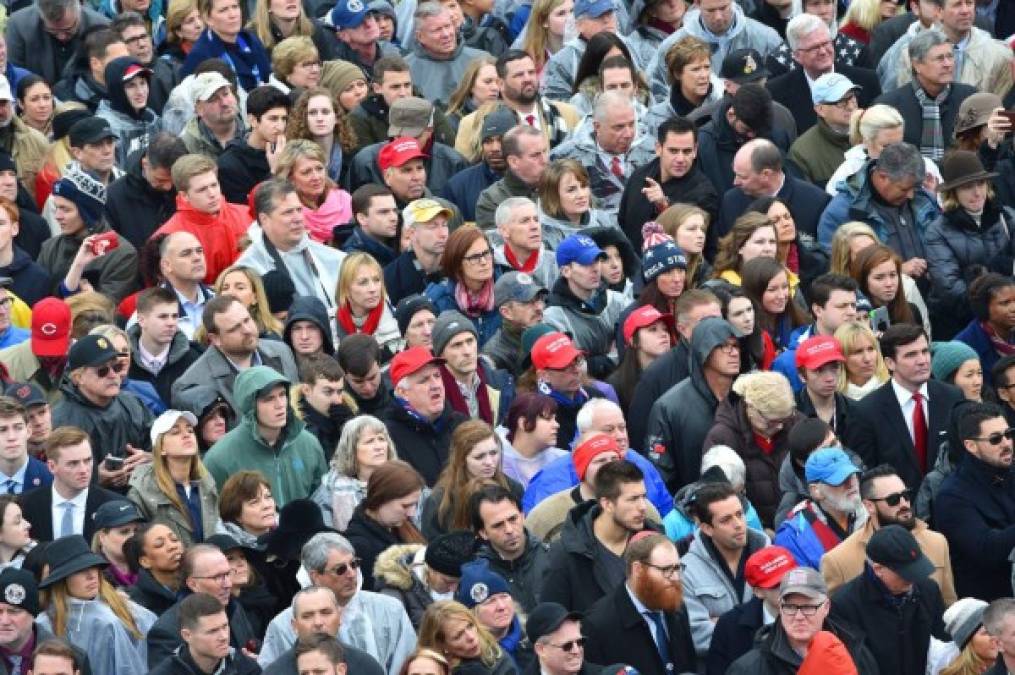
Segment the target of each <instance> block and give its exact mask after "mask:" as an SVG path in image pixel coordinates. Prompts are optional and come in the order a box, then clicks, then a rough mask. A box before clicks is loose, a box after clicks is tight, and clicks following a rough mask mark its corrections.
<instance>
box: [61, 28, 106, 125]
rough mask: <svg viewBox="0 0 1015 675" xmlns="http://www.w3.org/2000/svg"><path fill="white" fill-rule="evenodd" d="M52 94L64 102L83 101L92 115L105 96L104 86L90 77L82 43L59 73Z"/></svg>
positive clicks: (90, 72)
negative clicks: (58, 78)
mask: <svg viewBox="0 0 1015 675" xmlns="http://www.w3.org/2000/svg"><path fill="white" fill-rule="evenodd" d="M53 96H55V97H56V98H58V99H60V100H61V101H64V102H66V101H77V102H79V103H84V104H85V106H86V107H87V108H88V111H89V112H90V113H92V114H93V115H94V114H95V109H96V108H98V107H99V101H101V100H102V99H104V98H106V88H105V87H104V86H102V85H101V84H99V83H98V82H97V81H96V80H95V78H94V77H92V71H91V68H89V66H88V54H87V53H86V52H85V49H84V44H82V45H81V47H80V48H79V49H78V52H77V54H75V55H74V58H73V59H72V60H71V61H69V62H68V63H67V66H66V67H65V68H64V69H63V72H62V73H61V74H60V80H59V81H58V82H57V83H56V84H55V85H54V86H53Z"/></svg>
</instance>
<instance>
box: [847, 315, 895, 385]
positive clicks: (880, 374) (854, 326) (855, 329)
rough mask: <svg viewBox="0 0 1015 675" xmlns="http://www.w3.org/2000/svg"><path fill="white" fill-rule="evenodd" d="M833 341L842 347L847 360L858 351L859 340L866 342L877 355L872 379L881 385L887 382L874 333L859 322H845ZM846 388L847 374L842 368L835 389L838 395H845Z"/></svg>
mask: <svg viewBox="0 0 1015 675" xmlns="http://www.w3.org/2000/svg"><path fill="white" fill-rule="evenodd" d="M835 339H836V340H838V341H839V345H841V346H842V354H843V356H845V357H846V358H847V359H848V358H849V357H850V356H852V355H853V353H854V352H856V351H859V349H860V346H861V345H860V340H861V339H864V340H867V341H868V342H870V343H871V344H872V345H874V351H876V352H877V354H878V356H877V360H878V362H877V365H876V366H875V367H874V377H876V378H877V379H878V382H881V383H882V384H884V383H885V382H887V381H888V378H889V374H888V366H886V365H885V359H884V357H883V356H882V355H881V345H879V344H878V339H877V337H875V335H874V332H873V331H872V330H871V329H870V328H869V327H868V326H866V325H864V324H863V323H862V322H860V321H847V322H846V323H844V324H842V325H841V326H839V328H838V329H836V331H835ZM847 387H849V373H847V372H846V368H842V369H840V370H839V384H838V386H837V387H836V389H837V390H838V391H839V393H845V391H846V389H847Z"/></svg>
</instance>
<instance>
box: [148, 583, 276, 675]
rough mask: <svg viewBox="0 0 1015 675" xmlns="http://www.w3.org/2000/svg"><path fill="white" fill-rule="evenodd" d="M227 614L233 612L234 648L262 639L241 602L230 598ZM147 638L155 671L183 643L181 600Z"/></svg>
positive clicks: (149, 657)
mask: <svg viewBox="0 0 1015 675" xmlns="http://www.w3.org/2000/svg"><path fill="white" fill-rule="evenodd" d="M181 602H182V600H181ZM226 613H227V614H228V615H229V644H231V645H232V646H233V648H235V649H236V650H237V651H239V650H240V649H242V648H243V647H246V646H247V643H248V642H250V641H251V640H255V641H260V639H261V636H260V635H255V634H254V631H253V628H252V627H251V625H250V620H249V619H248V618H247V613H246V612H245V611H244V610H243V607H241V606H240V604H239V603H238V602H236V601H235V600H230V601H229V606H228V607H227V608H226ZM145 641H146V642H147V643H148V668H149V669H151V670H154V669H155V667H156V666H157V665H159V664H160V663H162V662H163V661H168V660H169V659H170V658H172V655H173V654H174V653H176V650H177V649H178V648H179V647H180V646H181V645H183V640H182V639H181V638H180V603H179V602H177V603H176V604H175V605H173V606H172V607H170V608H169V609H167V610H166V611H165V612H164V613H163V614H162V616H160V617H159V619H158V621H156V622H155V623H154V624H153V625H152V627H151V628H150V629H149V630H148V636H147V637H146V638H145ZM253 672H257V671H256V670H255V671H253Z"/></svg>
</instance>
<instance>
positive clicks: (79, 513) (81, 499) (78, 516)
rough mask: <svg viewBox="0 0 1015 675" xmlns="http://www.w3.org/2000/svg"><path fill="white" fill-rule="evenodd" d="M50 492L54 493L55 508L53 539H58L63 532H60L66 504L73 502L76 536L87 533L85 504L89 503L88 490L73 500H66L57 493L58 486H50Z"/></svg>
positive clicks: (53, 511)
mask: <svg viewBox="0 0 1015 675" xmlns="http://www.w3.org/2000/svg"><path fill="white" fill-rule="evenodd" d="M49 489H50V490H52V491H53V506H52V507H51V510H52V518H53V538H54V539H56V538H58V537H59V536H60V535H61V534H63V532H62V531H61V530H60V525H61V523H63V512H64V507H63V504H64V502H68V501H69V502H71V503H72V504H74V513H73V519H74V534H80V535H84V533H85V502H87V501H88V488H85V489H84V490H82V491H81V493H80V494H79V495H78V496H77V497H74V498H73V499H64V498H63V497H61V496H60V493H59V492H57V491H56V486H55V485H53V486H50V488H49Z"/></svg>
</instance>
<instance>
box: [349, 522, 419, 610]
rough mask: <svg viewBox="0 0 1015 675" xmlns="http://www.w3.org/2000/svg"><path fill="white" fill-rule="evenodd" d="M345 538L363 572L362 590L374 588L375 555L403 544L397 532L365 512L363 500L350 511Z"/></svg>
mask: <svg viewBox="0 0 1015 675" xmlns="http://www.w3.org/2000/svg"><path fill="white" fill-rule="evenodd" d="M345 538H346V539H348V540H349V543H350V544H352V547H353V548H354V549H356V557H357V558H359V559H360V571H361V572H362V574H363V590H366V591H372V590H374V563H376V562H377V556H379V555H380V554H381V553H382V552H384V551H385V550H386V549H387V548H388V547H389V546H395V545H396V544H404V543H406V542H404V541H402V540H401V539H399V538H398V534H397V533H395V532H394V531H392V530H391V528H389V527H385V526H383V525H381V524H380V523H378V522H377V521H376V520H374V519H373V518H371V517H370V516H368V515H367V514H366V511H365V510H364V508H363V502H360V503H359V505H358V506H357V507H356V510H355V511H353V512H352V518H350V519H349V525H348V526H346V528H345Z"/></svg>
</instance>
